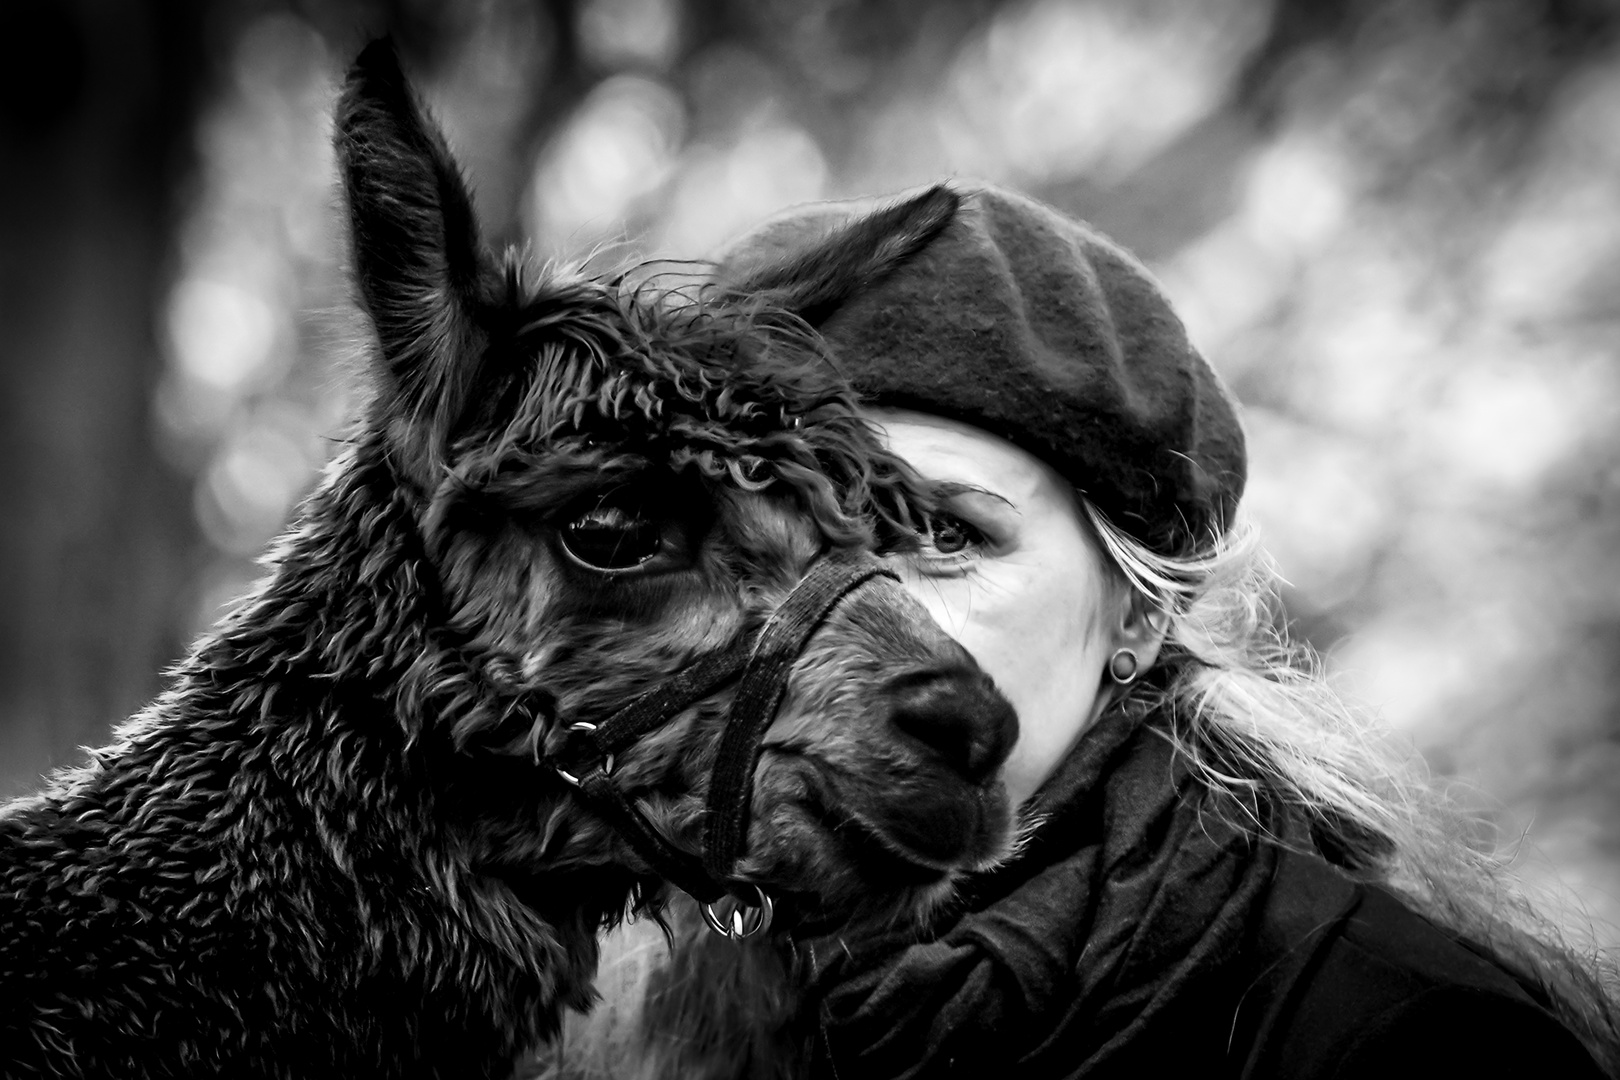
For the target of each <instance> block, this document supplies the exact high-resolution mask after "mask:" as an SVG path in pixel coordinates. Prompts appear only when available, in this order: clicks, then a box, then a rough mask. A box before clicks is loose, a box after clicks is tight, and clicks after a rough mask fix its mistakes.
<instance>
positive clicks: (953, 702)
mask: <svg viewBox="0 0 1620 1080" xmlns="http://www.w3.org/2000/svg"><path fill="white" fill-rule="evenodd" d="M883 693H884V695H885V696H886V697H887V698H888V704H889V719H890V720H891V721H892V722H893V723H894V726H895V727H897V728H899V729H900V730H901V731H903V732H905V733H906V734H907V735H910V736H911V737H912V738H914V739H916V740H917V741H918V742H921V743H923V744H924V745H926V746H928V747H930V748H931V749H933V750H935V751H937V752H938V753H939V755H940V756H941V757H942V758H944V759H945V761H946V763H947V764H949V765H950V766H951V767H952V768H953V769H955V770H956V771H957V772H959V773H961V774H962V775H963V776H964V777H966V778H967V779H969V780H971V781H973V782H975V783H978V782H981V781H984V780H988V779H989V778H990V777H991V776H992V775H994V773H995V771H996V770H997V769H999V768H1000V767H1001V764H1002V762H1004V761H1006V760H1007V755H1008V754H1009V753H1011V752H1012V748H1013V743H1014V742H1016V741H1017V740H1018V714H1017V713H1016V712H1014V711H1013V707H1012V705H1011V704H1010V703H1009V702H1008V701H1007V699H1006V698H1004V697H1002V696H1001V692H1000V691H999V690H997V689H996V684H995V683H994V682H992V681H991V679H990V676H988V675H986V674H985V673H984V672H982V671H980V670H978V668H977V667H973V668H943V669H941V668H925V669H920V670H917V671H909V672H906V673H904V674H901V675H896V676H895V677H894V678H892V679H890V680H889V681H888V682H887V683H886V684H885V685H884V688H883Z"/></svg>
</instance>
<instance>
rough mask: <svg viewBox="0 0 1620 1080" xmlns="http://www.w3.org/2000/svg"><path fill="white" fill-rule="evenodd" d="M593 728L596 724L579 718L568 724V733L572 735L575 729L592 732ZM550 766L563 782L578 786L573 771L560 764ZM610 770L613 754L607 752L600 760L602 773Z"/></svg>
mask: <svg viewBox="0 0 1620 1080" xmlns="http://www.w3.org/2000/svg"><path fill="white" fill-rule="evenodd" d="M595 730H596V725H595V724H593V723H591V722H590V721H588V720H581V721H579V722H578V723H573V724H569V725H568V733H569V734H570V735H572V734H573V733H574V732H576V731H577V732H587V733H588V732H592V731H595ZM552 768H553V769H555V770H557V775H558V776H560V777H562V778H563V781H564V782H565V783H567V784H570V785H572V786H574V787H579V777H577V776H575V775H574V774H573V773H571V772H569V771H568V770H567V769H565V768H563V767H562V766H561V765H553V766H552ZM612 771H613V755H612V754H609V755H608V756H607V757H606V758H605V759H604V760H603V761H602V775H603V776H606V775H608V774H609V773H611V772H612Z"/></svg>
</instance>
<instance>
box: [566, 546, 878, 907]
mask: <svg viewBox="0 0 1620 1080" xmlns="http://www.w3.org/2000/svg"><path fill="white" fill-rule="evenodd" d="M878 576H885V577H891V578H896V580H898V578H897V577H896V575H895V574H894V572H893V571H891V570H889V569H887V568H886V567H884V566H883V564H881V563H880V562H878V561H877V560H876V559H874V558H872V557H871V556H870V555H865V554H848V553H842V552H833V553H831V554H829V555H826V556H824V557H823V558H821V559H820V560H818V561H817V562H816V563H815V564H814V565H812V566H811V568H810V571H809V573H807V574H806V575H805V576H804V578H803V579H802V580H801V581H800V582H799V584H798V585H796V586H795V587H794V589H793V591H792V592H790V593H789V594H788V597H787V599H786V600H784V601H783V602H782V605H781V606H780V607H779V608H777V609H776V612H775V613H774V614H773V615H772V616H771V618H770V620H769V621H768V622H766V624H765V626H764V627H763V628H762V629H761V630H760V631H759V633H757V634H755V635H752V636H751V637H746V638H743V639H741V640H739V641H737V642H734V643H732V644H731V645H729V646H727V647H726V648H723V649H718V650H715V651H712V652H708V653H704V654H702V655H701V656H699V657H698V659H697V660H696V661H694V662H693V663H692V664H690V665H688V666H687V667H685V668H683V669H682V670H681V671H680V672H678V673H677V674H676V675H675V676H674V677H673V678H671V679H669V680H667V681H666V682H664V683H661V684H660V685H659V686H657V687H654V688H653V689H652V690H649V691H648V692H647V693H645V694H642V695H641V696H640V697H637V698H636V699H634V700H633V701H631V702H630V703H629V704H628V705H625V706H624V707H623V708H621V709H619V711H617V712H615V713H614V714H613V715H612V716H610V717H608V718H607V719H606V720H603V721H602V722H601V723H590V722H587V721H580V722H576V723H574V724H572V725H570V727H569V732H570V734H571V735H573V736H574V737H575V738H576V739H577V742H578V744H583V749H582V751H581V753H579V754H578V755H577V756H576V754H574V753H565V754H560V755H557V756H556V757H554V758H553V760H552V761H551V762H550V764H551V765H552V767H553V768H554V769H555V770H556V771H557V775H558V776H560V777H562V779H563V780H564V781H565V782H567V783H568V784H570V785H571V786H573V787H574V789H575V790H576V791H578V793H579V796H580V798H581V799H582V800H583V801H584V802H585V804H586V805H587V806H588V807H590V809H591V810H592V811H594V812H595V813H596V814H598V815H599V816H600V817H602V818H603V820H605V821H607V822H608V823H609V824H610V825H611V826H613V828H614V829H615V830H617V831H618V833H619V834H620V835H621V836H622V837H624V839H625V841H626V842H627V843H629V845H630V847H631V848H632V849H633V850H634V851H635V852H636V854H637V855H639V856H641V857H642V858H643V859H644V860H646V862H647V864H648V865H649V866H651V867H652V869H653V870H654V872H656V873H658V874H659V875H661V876H662V877H664V878H665V879H667V880H668V881H670V882H671V883H673V884H674V885H675V886H676V887H678V888H680V889H681V890H682V891H684V892H686V893H688V894H690V895H691V896H692V897H693V899H695V900H697V901H698V902H699V904H700V905H701V907H702V909H703V915H704V919H705V921H707V922H708V924H709V926H710V928H711V929H713V930H714V931H715V932H716V933H719V934H722V935H724V936H726V937H729V938H733V939H738V938H744V937H751V936H753V935H755V934H759V933H763V932H764V931H765V930H766V929H768V928H769V926H770V922H771V912H772V903H771V898H770V897H769V896H768V895H767V894H766V892H765V891H764V889H762V888H760V887H759V886H758V885H754V884H752V883H746V888H747V889H748V890H750V891H752V892H753V893H754V897H753V899H752V900H745V899H744V898H743V897H742V896H740V895H739V893H738V890H737V889H736V887H735V885H728V884H726V883H727V882H731V881H733V880H734V879H733V878H732V876H731V874H732V869H733V867H735V866H736V863H737V859H738V858H739V857H740V856H741V855H742V853H743V849H744V847H745V846H746V844H747V839H748V820H749V811H750V807H751V805H752V802H753V793H754V767H755V765H756V764H757V763H758V761H759V753H760V742H761V740H762V739H763V738H764V737H765V729H766V728H768V727H769V726H770V724H771V721H772V719H774V718H775V716H776V711H777V708H778V707H779V706H780V705H781V703H782V696H783V694H784V693H785V692H786V690H787V684H788V679H789V677H790V676H791V674H792V672H793V664H794V662H795V661H796V660H797V659H798V658H799V655H800V654H801V653H803V652H804V649H805V646H806V645H808V644H809V642H810V638H811V637H812V636H813V635H814V634H815V632H816V629H817V628H818V627H819V626H820V625H821V623H822V622H823V620H825V619H826V617H827V616H828V614H830V613H831V612H832V610H833V609H834V608H836V607H837V606H838V605H839V603H840V602H841V601H842V600H843V599H844V597H846V596H848V595H849V594H850V593H851V592H853V591H854V590H855V589H857V588H858V587H860V586H861V585H862V584H864V583H866V582H867V581H870V580H871V579H873V578H874V577H878ZM732 682H736V683H737V690H736V694H735V695H734V696H733V698H732V701H731V708H730V710H729V711H728V712H727V714H726V720H725V725H724V727H723V728H722V729H721V734H720V746H719V749H718V751H717V753H716V755H715V763H714V768H713V771H712V772H711V773H710V777H709V796H708V803H707V814H706V816H705V820H706V822H707V825H706V827H705V830H704V837H703V854H702V856H701V857H699V856H694V855H690V854H688V853H686V852H684V851H681V850H680V849H678V848H676V847H675V846H674V845H673V844H671V843H670V842H669V841H668V840H667V839H665V837H664V836H663V835H662V834H661V833H659V832H658V830H657V829H655V828H653V826H652V823H651V822H649V821H648V820H647V818H646V816H645V815H644V814H642V812H641V811H640V810H638V809H636V807H635V806H634V805H633V804H632V803H631V802H630V800H629V799H627V798H626V797H625V795H624V793H623V792H622V791H620V790H619V787H618V785H617V784H615V783H614V782H613V779H612V771H613V762H614V758H615V756H616V755H617V754H619V753H622V752H623V751H624V750H626V749H627V748H629V747H630V746H631V745H633V744H634V743H635V742H636V740H638V739H640V738H641V737H642V736H644V735H646V734H647V733H648V732H651V731H653V730H654V729H656V728H658V727H661V726H663V725H664V724H667V723H668V722H669V721H671V720H673V719H674V718H675V717H676V716H678V715H679V714H680V713H681V712H683V711H684V710H686V709H688V708H690V707H691V706H693V705H695V704H697V703H698V702H699V701H701V700H703V699H704V698H706V697H708V696H709V695H710V694H713V693H714V692H715V691H717V690H720V689H722V688H724V687H726V686H728V685H730V684H731V683H732Z"/></svg>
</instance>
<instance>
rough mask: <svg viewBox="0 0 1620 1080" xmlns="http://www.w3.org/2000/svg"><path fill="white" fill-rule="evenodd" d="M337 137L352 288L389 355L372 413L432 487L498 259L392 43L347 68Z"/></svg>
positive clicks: (472, 371) (371, 48) (477, 357)
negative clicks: (351, 257) (486, 245)
mask: <svg viewBox="0 0 1620 1080" xmlns="http://www.w3.org/2000/svg"><path fill="white" fill-rule="evenodd" d="M336 138H337V159H338V168H339V170H340V172H341V174H342V178H343V191H344V195H345V196H346V199H347V202H348V211H349V230H350V236H351V240H352V243H353V254H354V274H355V279H356V284H357V285H358V288H359V294H360V302H361V304H362V305H363V306H364V308H365V310H366V313H367V314H368V315H370V316H371V322H372V325H373V326H374V327H375V328H376V331H377V341H378V344H379V345H380V347H381V348H380V360H381V363H380V370H379V372H378V382H379V383H380V392H379V394H378V395H377V399H376V403H375V407H376V408H377V409H379V411H380V416H379V421H380V423H381V424H382V425H383V426H384V427H385V430H387V431H388V432H389V434H390V435H391V436H392V438H393V439H394V442H395V446H394V449H395V451H396V453H397V454H398V458H397V460H398V461H399V464H400V465H401V466H402V467H403V468H404V469H405V470H406V471H407V472H409V473H411V474H412V475H413V476H414V477H415V478H416V479H417V480H418V481H420V482H423V483H432V482H433V477H432V475H431V474H432V472H433V471H434V466H435V465H436V464H437V463H438V462H439V461H441V460H442V458H443V454H444V448H445V444H446V443H447V441H448V439H449V436H450V434H451V432H452V431H453V430H454V428H455V426H456V423H457V421H458V419H459V418H460V417H461V415H462V413H463V411H464V408H465V406H466V403H467V401H468V398H469V396H470V394H471V392H472V387H473V385H474V383H475V382H476V380H477V376H478V369H479V367H480V365H481V362H482V354H483V351H484V345H485V341H484V335H483V332H482V331H481V329H480V328H479V325H478V320H477V311H478V308H479V297H480V295H481V292H482V290H483V284H482V283H483V282H484V281H486V280H488V278H489V277H490V276H491V275H492V274H493V273H494V266H493V262H492V260H491V259H490V257H489V255H488V253H487V252H486V251H485V250H484V247H483V243H482V241H481V240H480V239H479V235H478V222H477V220H476V219H475V217H474V216H473V208H472V198H471V196H470V195H469V194H468V191H467V185H466V183H465V181H464V180H463V179H462V176H461V170H460V169H459V168H458V167H457V165H456V162H455V160H454V159H453V158H452V157H451V156H450V151H449V148H448V147H447V146H446V144H445V140H444V135H443V134H442V133H441V132H440V131H439V129H438V128H437V127H436V126H435V125H434V124H433V122H432V121H431V120H430V119H429V118H428V117H427V116H426V115H425V114H424V112H423V110H422V107H421V106H420V104H419V103H418V102H417V100H416V95H415V94H414V93H412V91H411V87H410V84H409V83H407V82H406V79H405V74H404V72H403V71H402V70H401V69H400V64H399V57H398V56H397V55H396V54H395V52H394V47H393V45H392V43H391V42H389V41H388V40H387V39H383V40H380V41H374V42H372V43H371V44H370V45H367V46H366V48H365V50H364V51H362V52H361V53H360V56H359V57H358V58H357V59H356V60H355V62H354V67H353V68H351V69H350V71H349V77H348V81H347V83H346V84H345V86H344V88H343V95H342V97H341V98H340V100H339V102H338V111H337V136H336Z"/></svg>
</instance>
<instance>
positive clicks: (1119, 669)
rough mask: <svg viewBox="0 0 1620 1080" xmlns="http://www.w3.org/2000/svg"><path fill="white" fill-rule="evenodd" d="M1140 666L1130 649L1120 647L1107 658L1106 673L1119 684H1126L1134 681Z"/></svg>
mask: <svg viewBox="0 0 1620 1080" xmlns="http://www.w3.org/2000/svg"><path fill="white" fill-rule="evenodd" d="M1141 671H1142V668H1141V665H1139V664H1138V663H1137V661H1136V654H1135V653H1134V652H1132V651H1131V650H1130V649H1121V650H1119V651H1118V652H1116V653H1115V654H1114V655H1113V656H1111V657H1109V658H1108V674H1109V677H1110V678H1112V679H1113V680H1114V681H1115V682H1117V683H1119V685H1121V686H1128V685H1129V684H1131V683H1133V682H1135V681H1136V676H1137V675H1139V674H1141Z"/></svg>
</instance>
